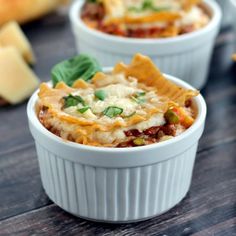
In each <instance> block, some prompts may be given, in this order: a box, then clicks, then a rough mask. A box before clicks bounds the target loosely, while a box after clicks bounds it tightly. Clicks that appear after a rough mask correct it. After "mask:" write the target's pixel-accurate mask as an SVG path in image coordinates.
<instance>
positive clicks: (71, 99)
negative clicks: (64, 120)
mask: <svg viewBox="0 0 236 236" xmlns="http://www.w3.org/2000/svg"><path fill="white" fill-rule="evenodd" d="M79 103H81V104H82V105H83V106H85V102H84V100H83V98H82V97H80V96H79V95H77V96H74V95H72V94H69V95H68V96H67V97H64V108H67V107H72V106H77V105H78V104H79Z"/></svg>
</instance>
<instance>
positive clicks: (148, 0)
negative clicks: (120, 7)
mask: <svg viewBox="0 0 236 236" xmlns="http://www.w3.org/2000/svg"><path fill="white" fill-rule="evenodd" d="M146 10H152V11H155V12H159V11H166V10H169V7H156V6H155V5H154V4H153V0H144V1H143V4H142V5H141V7H130V8H128V11H134V12H143V11H146Z"/></svg>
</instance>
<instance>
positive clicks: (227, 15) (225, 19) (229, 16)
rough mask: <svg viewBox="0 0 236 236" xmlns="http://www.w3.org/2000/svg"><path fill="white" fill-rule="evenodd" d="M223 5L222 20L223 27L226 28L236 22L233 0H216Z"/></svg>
mask: <svg viewBox="0 0 236 236" xmlns="http://www.w3.org/2000/svg"><path fill="white" fill-rule="evenodd" d="M215 1H216V2H217V3H218V4H219V5H220V7H221V10H222V20H221V28H225V27H227V26H230V25H233V24H235V20H236V17H235V12H234V10H233V9H232V7H233V6H232V1H231V0H215Z"/></svg>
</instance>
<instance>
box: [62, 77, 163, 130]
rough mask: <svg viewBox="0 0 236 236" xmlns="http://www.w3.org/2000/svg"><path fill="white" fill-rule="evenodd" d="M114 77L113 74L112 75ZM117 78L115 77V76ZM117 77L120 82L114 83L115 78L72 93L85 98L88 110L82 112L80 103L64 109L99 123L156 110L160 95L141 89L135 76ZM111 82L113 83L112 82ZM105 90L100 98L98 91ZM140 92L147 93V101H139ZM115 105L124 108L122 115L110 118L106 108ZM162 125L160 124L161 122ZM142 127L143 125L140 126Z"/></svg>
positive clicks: (143, 97) (111, 121)
mask: <svg viewBox="0 0 236 236" xmlns="http://www.w3.org/2000/svg"><path fill="white" fill-rule="evenodd" d="M111 77H113V76H111ZM113 78H114V79H115V77H113ZM117 78H118V79H119V80H120V82H119V83H115V84H114V79H113V80H111V81H109V84H106V85H105V86H102V87H99V89H97V88H95V87H94V88H87V89H78V90H76V91H75V92H73V93H71V94H72V95H74V96H76V95H79V96H81V97H82V98H83V100H84V101H85V103H86V106H88V107H90V109H88V110H87V111H86V112H84V113H80V112H79V111H78V109H81V108H83V105H82V104H81V103H79V104H78V105H76V106H70V107H68V108H65V109H64V112H65V113H67V114H69V115H72V116H75V117H83V118H86V119H87V120H90V121H95V120H96V121H97V122H98V123H99V124H102V125H105V124H112V123H114V122H117V121H119V122H123V121H124V119H125V117H127V116H130V115H132V114H139V115H146V113H147V111H149V110H155V108H156V107H157V105H158V103H159V102H160V99H159V97H158V96H157V94H156V93H154V92H153V91H144V90H143V89H140V88H139V86H138V83H137V79H135V78H127V79H126V78H125V76H124V74H118V75H117ZM110 83H111V84H110ZM97 90H98V91H99V90H100V91H103V92H104V93H105V95H106V97H105V99H104V100H103V101H102V100H99V99H98V98H96V96H95V92H96V91H97ZM139 93H145V95H143V96H141V98H142V99H143V100H145V102H143V103H138V101H136V100H135V99H136V98H135V96H136V95H137V94H139ZM111 106H115V107H118V108H121V109H123V112H122V114H121V116H119V117H116V118H112V119H111V118H109V117H107V116H106V115H104V114H103V112H104V111H105V109H106V108H108V107H111ZM159 125H160V124H159ZM140 127H141V126H140Z"/></svg>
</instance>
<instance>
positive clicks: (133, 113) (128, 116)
mask: <svg viewBox="0 0 236 236" xmlns="http://www.w3.org/2000/svg"><path fill="white" fill-rule="evenodd" d="M135 114H136V111H134V112H132V113H131V114H130V115H127V116H122V117H123V118H130V117H132V116H133V115H135Z"/></svg>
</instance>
